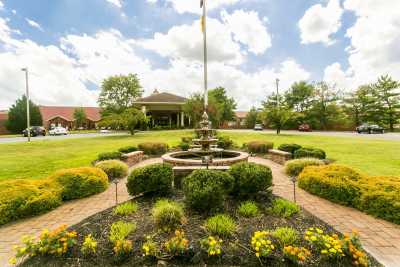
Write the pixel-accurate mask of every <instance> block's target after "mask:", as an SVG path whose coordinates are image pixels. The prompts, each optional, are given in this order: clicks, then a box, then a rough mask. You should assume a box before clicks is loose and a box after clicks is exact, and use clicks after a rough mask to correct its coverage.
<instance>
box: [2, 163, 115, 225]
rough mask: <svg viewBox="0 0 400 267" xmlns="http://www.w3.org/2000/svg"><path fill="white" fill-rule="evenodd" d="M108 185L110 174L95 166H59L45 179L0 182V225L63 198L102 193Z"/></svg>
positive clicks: (45, 208)
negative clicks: (62, 168) (58, 168)
mask: <svg viewBox="0 0 400 267" xmlns="http://www.w3.org/2000/svg"><path fill="white" fill-rule="evenodd" d="M107 187H108V177H107V174H106V173H104V172H103V171H102V170H101V169H98V168H92V167H84V168H75V169H66V170H60V171H57V172H55V173H54V174H53V175H51V176H50V177H48V178H47V179H43V180H12V181H4V182H0V225H2V224H5V223H8V222H11V221H14V220H17V219H20V218H25V217H29V216H32V215H37V214H40V213H43V212H45V211H49V210H51V209H54V208H56V207H58V206H60V205H61V204H62V201H63V200H71V199H77V198H83V197H86V196H89V195H92V194H96V193H100V192H102V191H104V190H106V189H107Z"/></svg>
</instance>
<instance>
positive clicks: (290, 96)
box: [284, 81, 315, 113]
mask: <svg viewBox="0 0 400 267" xmlns="http://www.w3.org/2000/svg"><path fill="white" fill-rule="evenodd" d="M314 94H315V88H314V86H313V85H312V84H309V83H307V82H305V81H301V82H296V83H294V84H292V86H291V87H290V89H289V90H288V91H287V92H286V93H285V96H284V99H285V103H286V105H287V106H288V108H290V109H293V111H295V112H300V113H304V112H305V111H307V110H309V109H310V107H311V106H312V103H313V96H314Z"/></svg>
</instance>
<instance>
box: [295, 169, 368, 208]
mask: <svg viewBox="0 0 400 267" xmlns="http://www.w3.org/2000/svg"><path fill="white" fill-rule="evenodd" d="M361 179H363V176H362V175H361V174H360V173H358V172H357V171H355V170H353V169H351V168H349V167H346V166H341V165H336V164H332V165H325V166H309V167H306V168H304V170H303V171H302V172H301V174H300V176H299V187H300V188H302V189H304V190H306V191H308V192H310V193H312V194H315V195H318V196H320V197H323V198H326V199H329V200H331V201H333V202H336V203H340V204H344V205H349V206H351V205H352V204H354V203H357V201H358V199H359V196H360V189H359V186H358V181H359V180H361Z"/></svg>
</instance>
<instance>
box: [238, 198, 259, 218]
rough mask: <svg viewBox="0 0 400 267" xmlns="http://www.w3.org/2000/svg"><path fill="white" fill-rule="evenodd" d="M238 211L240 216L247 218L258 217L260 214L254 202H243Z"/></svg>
mask: <svg viewBox="0 0 400 267" xmlns="http://www.w3.org/2000/svg"><path fill="white" fill-rule="evenodd" d="M237 211H238V213H239V215H240V216H243V217H247V218H251V217H256V216H257V215H258V214H259V213H260V212H259V210H258V207H257V204H256V203H255V202H254V201H246V202H242V203H241V204H240V205H239V208H238V210H237Z"/></svg>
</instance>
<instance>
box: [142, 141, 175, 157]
mask: <svg viewBox="0 0 400 267" xmlns="http://www.w3.org/2000/svg"><path fill="white" fill-rule="evenodd" d="M138 147H139V149H140V150H142V151H143V153H144V154H147V155H162V154H165V153H167V151H168V145H167V144H165V143H151V142H147V143H141V144H139V146H138Z"/></svg>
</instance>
